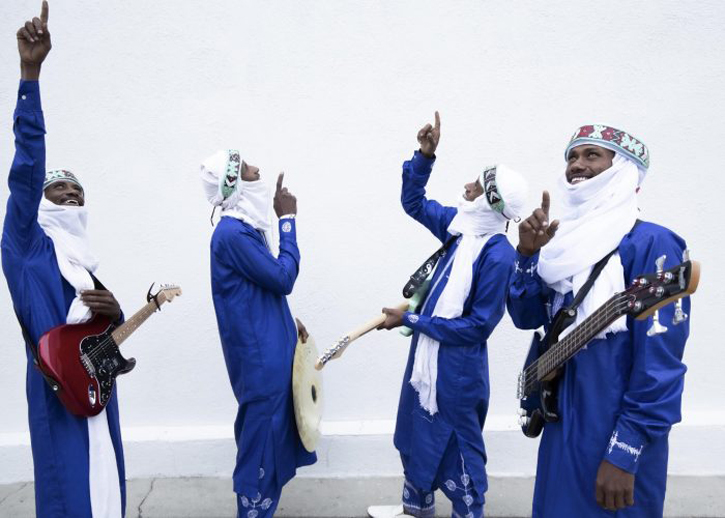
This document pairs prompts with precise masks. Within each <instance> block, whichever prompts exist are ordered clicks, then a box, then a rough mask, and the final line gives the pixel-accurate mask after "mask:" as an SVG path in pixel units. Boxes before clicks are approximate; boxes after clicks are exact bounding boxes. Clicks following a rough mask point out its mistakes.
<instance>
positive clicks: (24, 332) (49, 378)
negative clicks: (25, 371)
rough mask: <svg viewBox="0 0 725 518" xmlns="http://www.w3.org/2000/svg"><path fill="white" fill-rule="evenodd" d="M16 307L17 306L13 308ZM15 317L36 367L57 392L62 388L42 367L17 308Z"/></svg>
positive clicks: (100, 287) (99, 285)
mask: <svg viewBox="0 0 725 518" xmlns="http://www.w3.org/2000/svg"><path fill="white" fill-rule="evenodd" d="M88 274H89V275H90V276H91V279H93V285H94V287H95V288H96V289H97V290H105V289H106V287H105V286H104V285H103V283H102V282H101V281H99V280H98V278H97V277H96V276H95V275H93V274H92V273H91V272H88ZM13 309H15V308H13ZM15 317H16V318H17V319H18V324H20V330H21V331H22V332H23V339H24V340H25V345H26V346H27V348H28V349H30V354H32V355H33V363H34V364H35V367H36V368H37V369H38V371H39V372H40V374H41V376H43V379H44V380H45V381H46V382H47V383H48V385H49V386H50V388H51V389H52V390H53V392H57V391H58V390H59V389H60V386H59V385H58V383H57V382H56V381H55V380H54V379H53V378H51V377H50V376H48V375H47V374H45V372H43V369H41V368H40V357H39V356H38V346H37V345H36V344H35V342H33V339H32V338H30V331H28V328H27V327H25V324H23V321H22V320H21V319H20V314H18V311H17V310H15Z"/></svg>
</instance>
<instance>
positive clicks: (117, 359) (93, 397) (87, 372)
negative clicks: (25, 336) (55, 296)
mask: <svg viewBox="0 0 725 518" xmlns="http://www.w3.org/2000/svg"><path fill="white" fill-rule="evenodd" d="M152 287H153V285H152ZM177 295H181V288H179V287H178V286H163V287H162V288H161V290H160V291H159V292H158V293H157V294H156V295H153V296H151V290H149V295H148V297H147V298H148V304H146V305H145V306H144V307H143V308H141V309H140V310H139V311H138V312H137V313H136V314H135V315H134V316H132V317H131V318H129V319H128V320H126V321H125V322H124V323H123V324H121V325H120V326H118V327H115V326H114V325H113V323H112V322H111V321H110V319H109V318H108V317H104V316H101V315H95V316H94V317H93V318H92V319H91V320H89V321H88V322H85V323H83V324H66V325H62V326H58V327H54V328H53V329H51V330H50V331H48V332H47V333H45V334H44V335H43V336H41V337H40V341H39V342H38V363H39V365H38V366H39V367H40V370H41V371H42V372H43V374H44V375H45V377H46V379H48V381H49V383H50V384H51V387H53V390H55V391H56V394H58V397H59V398H60V400H61V402H62V403H63V405H64V406H65V407H66V409H68V411H69V412H70V413H72V414H75V415H77V416H81V417H90V416H94V415H98V414H100V413H101V411H102V410H103V409H104V408H105V406H106V404H107V403H108V401H109V399H110V398H111V393H112V392H113V386H114V385H115V383H116V376H118V375H119V374H125V373H127V372H130V371H131V370H132V369H133V368H134V367H135V366H136V360H135V359H134V358H129V359H128V360H127V359H126V358H124V357H123V356H122V355H121V352H120V351H119V350H118V348H119V346H120V345H121V344H122V343H123V342H124V341H125V340H126V339H127V338H128V337H129V336H131V334H132V333H133V332H134V331H136V329H138V328H139V327H140V326H141V324H143V323H144V322H145V321H146V319H147V318H148V317H150V316H151V314H152V313H154V312H155V311H156V310H160V309H161V304H163V303H164V302H171V301H172V300H173V299H174V297H176V296H177Z"/></svg>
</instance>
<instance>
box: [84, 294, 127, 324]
mask: <svg viewBox="0 0 725 518" xmlns="http://www.w3.org/2000/svg"><path fill="white" fill-rule="evenodd" d="M81 300H82V301H83V304H85V305H86V306H88V308H89V309H90V310H91V311H92V312H93V313H94V314H98V315H103V316H106V317H109V318H110V319H111V320H112V321H113V322H118V321H119V320H120V319H121V305H120V304H119V303H118V301H117V300H116V297H114V296H113V293H111V292H110V291H108V290H83V291H82V292H81Z"/></svg>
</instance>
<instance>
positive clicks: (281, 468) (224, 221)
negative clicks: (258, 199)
mask: <svg viewBox="0 0 725 518" xmlns="http://www.w3.org/2000/svg"><path fill="white" fill-rule="evenodd" d="M279 228H280V252H279V257H278V258H275V257H274V256H273V255H272V254H271V252H270V251H269V249H268V248H267V245H266V243H265V240H264V237H263V236H262V234H261V233H260V232H259V231H257V230H256V229H254V228H253V227H252V226H250V225H248V224H247V223H245V222H243V221H240V220H238V219H234V218H231V217H223V218H221V220H220V221H219V224H218V225H217V227H216V229H215V231H214V234H213V236H212V240H211V287H212V296H213V299H214V308H215V310H216V317H217V324H218V326H219V335H220V337H221V342H222V350H223V351H224V359H225V361H226V365H227V371H228V373H229V380H230V382H231V384H232V389H233V390H234V395H235V396H236V398H237V402H238V404H239V409H238V412H237V419H236V422H235V424H234V434H235V438H236V441H237V464H236V468H235V469H234V491H235V492H236V493H238V494H240V495H245V496H247V497H251V498H254V497H255V496H256V495H257V493H258V491H259V488H260V486H262V485H265V484H264V483H262V482H260V477H265V476H266V477H269V476H272V475H273V476H275V477H276V480H277V484H278V488H280V489H281V487H282V486H283V485H284V484H285V483H286V482H288V481H289V480H290V479H291V478H292V477H293V476H294V475H295V471H296V468H297V467H299V466H306V465H309V464H313V463H314V462H315V461H316V460H317V456H316V455H315V454H314V453H308V452H307V451H306V450H305V449H304V447H303V446H302V442H301V441H300V438H299V434H298V432H297V425H296V424H295V417H294V411H293V408H292V361H293V359H294V352H295V345H296V344H297V328H296V325H295V322H294V320H293V318H292V314H291V313H290V310H289V306H288V305H287V298H286V295H289V294H290V293H291V292H292V288H293V286H294V283H295V280H296V279H297V273H298V271H299V263H300V252H299V249H298V248H297V239H296V227H295V220H294V219H283V220H280V222H279ZM265 459H266V460H265ZM269 459H273V460H271V461H269V462H272V464H273V466H274V470H273V471H274V473H273V474H270V473H268V471H269V469H266V470H265V469H260V468H263V466H265V465H267V466H268V465H269V464H268V460H269ZM269 496H270V495H261V497H262V498H268V497H269ZM275 505H276V502H275Z"/></svg>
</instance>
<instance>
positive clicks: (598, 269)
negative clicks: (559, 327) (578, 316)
mask: <svg viewBox="0 0 725 518" xmlns="http://www.w3.org/2000/svg"><path fill="white" fill-rule="evenodd" d="M641 222H642V221H641V220H639V219H638V220H637V221H635V222H634V226H633V227H632V230H634V229H635V228H637V225H639V224H640V223H641ZM632 230H630V232H631V231H632ZM618 249H619V247H617V248H615V249H614V250H612V251H611V252H609V253H608V254H607V255H605V256H604V257H603V258H601V259H600V260H599V262H597V264H595V265H594V268H592V273H590V274H589V278H588V279H587V282H585V283H584V285H583V286H582V287H581V289H580V290H579V292H578V293H577V294H576V297H574V300H573V301H572V303H571V305H570V306H569V309H573V310H576V309H577V308H578V307H579V305H580V304H581V303H582V301H583V300H584V297H586V296H587V293H589V290H590V289H592V286H593V285H594V281H596V280H597V277H599V274H600V273H602V270H604V267H605V266H606V265H607V263H608V262H609V259H611V257H612V256H613V255H614V254H615V253H616V252H617V250H618Z"/></svg>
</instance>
